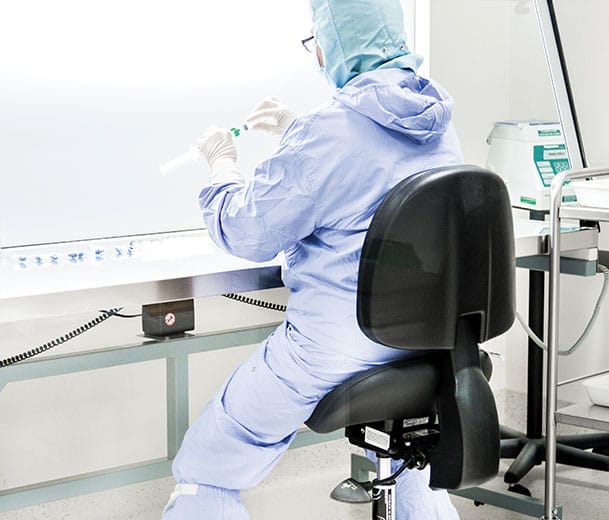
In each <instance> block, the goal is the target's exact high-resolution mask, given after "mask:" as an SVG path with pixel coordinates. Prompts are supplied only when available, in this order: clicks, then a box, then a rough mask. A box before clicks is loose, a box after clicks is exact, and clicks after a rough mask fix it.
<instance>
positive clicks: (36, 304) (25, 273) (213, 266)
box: [0, 230, 281, 322]
mask: <svg viewBox="0 0 609 520" xmlns="http://www.w3.org/2000/svg"><path fill="white" fill-rule="evenodd" d="M280 286H281V273H280V259H279V258H277V259H275V260H274V261H271V262H266V263H254V262H249V261H247V260H242V259H239V258H236V257H234V256H232V255H229V254H227V253H225V252H224V251H222V250H221V249H219V248H218V247H217V246H216V245H215V244H214V243H213V242H212V240H211V238H210V237H209V235H208V234H207V232H206V231H204V230H196V231H185V232H176V233H163V234H157V235H147V236H137V237H124V238H114V239H103V240H91V241H82V242H70V243H64V244H50V245H44V246H30V247H23V248H8V249H3V250H2V262H1V264H0V322H9V321H17V320H23V319H34V318H41V317H49V316H58V315H65V314H70V313H77V312H82V311H83V310H95V311H97V310H99V309H108V308H112V307H126V306H129V305H141V304H142V303H153V302H157V301H163V300H170V299H182V298H198V297H205V296H213V295H218V294H222V293H227V292H241V291H252V290H256V289H269V288H273V287H280Z"/></svg>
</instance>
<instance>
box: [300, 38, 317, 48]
mask: <svg viewBox="0 0 609 520" xmlns="http://www.w3.org/2000/svg"><path fill="white" fill-rule="evenodd" d="M300 42H301V43H302V46H303V47H304V48H305V50H306V51H307V52H313V51H314V50H315V36H309V37H308V38H305V39H304V40H300Z"/></svg>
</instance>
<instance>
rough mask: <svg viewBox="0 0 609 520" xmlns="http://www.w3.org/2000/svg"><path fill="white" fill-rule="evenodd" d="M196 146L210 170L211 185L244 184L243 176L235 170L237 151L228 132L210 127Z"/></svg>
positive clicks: (237, 169) (224, 129) (231, 135)
mask: <svg viewBox="0 0 609 520" xmlns="http://www.w3.org/2000/svg"><path fill="white" fill-rule="evenodd" d="M196 146H197V148H198V149H199V150H200V151H201V155H203V157H205V159H206V160H207V163H208V164H209V167H210V168H211V181H210V182H211V184H217V183H220V182H232V181H235V182H244V179H243V175H241V172H240V171H239V168H237V149H236V148H235V144H234V143H233V134H231V133H230V131H229V130H227V129H226V128H220V127H218V126H211V127H209V128H208V129H207V131H206V132H205V133H204V134H203V137H201V139H199V140H198V141H197V143H196Z"/></svg>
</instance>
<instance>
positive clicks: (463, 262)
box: [306, 166, 515, 520]
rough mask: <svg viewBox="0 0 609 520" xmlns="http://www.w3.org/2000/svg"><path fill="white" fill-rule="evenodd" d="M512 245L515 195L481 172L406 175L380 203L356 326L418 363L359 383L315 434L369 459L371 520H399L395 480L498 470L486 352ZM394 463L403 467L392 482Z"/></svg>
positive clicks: (510, 312)
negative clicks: (410, 353)
mask: <svg viewBox="0 0 609 520" xmlns="http://www.w3.org/2000/svg"><path fill="white" fill-rule="evenodd" d="M514 271H515V261H514V236H513V229H512V213H511V209H510V202H509V196H508V194H507V190H506V188H505V185H504V182H503V181H502V180H501V178H500V177H498V176H497V175H495V174H493V173H491V172H489V171H487V170H484V169H482V168H478V167H476V166H454V167H446V168H436V169H432V170H428V171H424V172H421V173H418V174H416V175H413V176H411V177H408V178H407V179H405V180H403V181H402V182H400V183H399V184H398V185H397V186H396V187H395V188H393V189H392V190H391V191H390V192H389V193H388V195H387V196H386V197H385V199H384V200H383V201H382V203H381V205H380V206H379V208H378V210H377V211H376V214H375V216H374V218H373V220H372V223H371V225H370V228H369V230H368V233H367V235H366V239H365V242H364V246H363V250H362V256H361V260H360V266H359V280H358V292H357V317H358V322H359V325H360V327H361V329H362V331H363V332H364V333H365V334H366V336H368V337H369V338H370V339H372V340H374V341H377V342H379V343H382V344H384V345H387V346H390V347H394V348H399V349H405V350H416V351H418V353H419V355H418V356H417V357H416V358H414V359H408V360H405V361H399V362H394V363H391V364H387V365H384V366H380V367H376V368H373V369H371V370H368V371H365V372H363V373H360V374H357V375H355V376H354V377H352V378H350V379H349V380H347V381H345V382H344V383H343V384H341V385H339V386H338V387H337V388H335V389H334V390H333V391H331V392H330V393H329V394H328V395H326V396H325V397H324V398H323V399H322V400H321V401H320V403H319V404H318V406H317V408H316V409H315V411H314V413H313V415H312V416H311V417H310V418H309V420H308V421H307V423H306V424H307V425H308V426H309V427H310V428H311V429H312V430H314V431H316V432H320V433H327V432H331V431H334V430H337V429H340V428H346V431H345V435H346V436H347V437H348V438H349V440H350V442H351V443H353V444H355V445H357V446H361V447H363V448H367V449H370V450H373V451H374V452H376V454H377V458H378V468H377V469H378V471H377V478H376V479H375V480H374V481H373V482H372V483H365V484H361V483H359V484H358V483H355V482H351V485H356V486H358V485H359V486H361V487H362V489H364V490H366V491H370V490H371V491H372V493H371V494H372V502H373V518H374V519H376V518H377V517H378V518H381V517H382V518H385V519H386V520H390V519H392V518H394V516H393V511H395V503H394V501H395V493H394V487H395V478H396V476H397V474H398V473H400V472H401V471H403V470H404V469H406V468H410V469H412V468H415V467H416V468H423V467H425V466H426V465H427V464H428V463H430V464H431V482H430V485H431V487H433V488H443V489H458V488H463V487H471V486H474V485H478V484H480V483H482V482H485V481H487V480H489V479H490V478H492V477H494V476H495V475H496V474H497V471H498V467H499V440H500V434H499V423H498V419H497V412H496V407H495V401H494V398H493V395H492V392H491V389H490V387H489V385H488V382H487V378H486V377H485V376H484V374H483V371H482V370H481V366H480V357H479V349H478V344H479V343H480V342H483V341H486V340H488V339H491V338H493V337H495V336H498V335H500V334H502V333H503V332H505V331H506V330H508V329H509V328H510V326H511V325H512V322H513V320H514ZM391 459H403V460H404V463H403V464H402V466H401V468H400V470H399V471H398V472H397V473H394V474H393V475H392V474H391V473H392V472H391Z"/></svg>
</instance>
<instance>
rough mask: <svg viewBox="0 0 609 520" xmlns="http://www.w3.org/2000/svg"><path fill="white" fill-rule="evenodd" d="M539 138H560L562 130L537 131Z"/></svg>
mask: <svg viewBox="0 0 609 520" xmlns="http://www.w3.org/2000/svg"><path fill="white" fill-rule="evenodd" d="M537 135H538V136H539V137H560V130H559V129H558V128H556V129H554V130H537Z"/></svg>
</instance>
